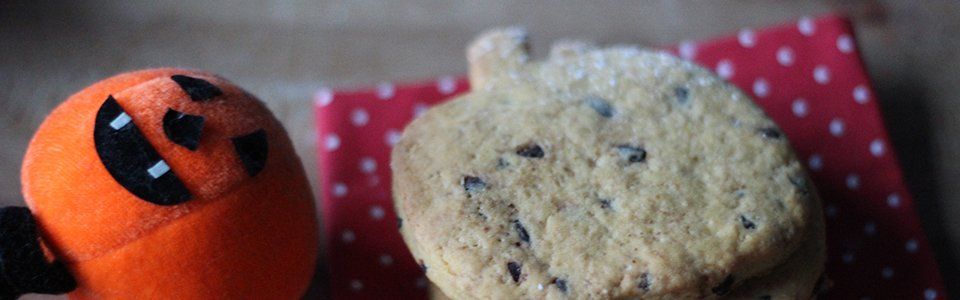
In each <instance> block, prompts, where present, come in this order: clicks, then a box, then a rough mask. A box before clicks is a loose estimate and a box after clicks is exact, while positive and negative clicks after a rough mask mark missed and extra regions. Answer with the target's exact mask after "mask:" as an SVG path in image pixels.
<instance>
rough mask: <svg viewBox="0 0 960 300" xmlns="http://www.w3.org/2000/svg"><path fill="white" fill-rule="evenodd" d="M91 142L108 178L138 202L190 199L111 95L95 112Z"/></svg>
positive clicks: (172, 201)
mask: <svg viewBox="0 0 960 300" xmlns="http://www.w3.org/2000/svg"><path fill="white" fill-rule="evenodd" d="M93 142H94V145H95V147H96V149H97V155H99V156H100V162H102V163H103V166H104V167H105V168H106V169H107V171H108V172H109V173H110V176H112V177H113V179H114V180H116V181H117V183H120V185H122V186H123V187H124V188H125V189H127V191H130V193H133V194H134V195H136V196H137V197H139V198H140V199H143V200H146V201H148V202H150V203H153V204H157V205H174V204H179V203H183V202H184V201H187V200H190V198H191V195H190V191H188V190H187V188H186V187H185V186H184V185H183V182H181V181H180V179H179V178H177V175H176V174H174V172H173V170H172V169H170V166H168V165H167V162H166V161H165V160H163V158H162V157H160V154H158V153H157V150H155V149H154V148H153V145H151V144H150V142H148V141H147V139H146V138H145V137H144V136H143V134H142V133H140V129H138V128H137V126H136V125H135V124H134V123H133V119H132V118H131V117H130V115H128V114H127V113H126V112H124V111H123V108H122V107H120V104H119V103H117V100H116V99H114V98H113V96H110V97H107V100H106V101H104V102H103V105H101V106H100V110H99V111H97V117H96V119H95V123H94V129H93Z"/></svg>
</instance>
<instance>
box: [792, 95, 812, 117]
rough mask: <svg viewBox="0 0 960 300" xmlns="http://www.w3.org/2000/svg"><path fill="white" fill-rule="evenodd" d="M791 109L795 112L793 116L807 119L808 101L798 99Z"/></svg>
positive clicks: (794, 101)
mask: <svg viewBox="0 0 960 300" xmlns="http://www.w3.org/2000/svg"><path fill="white" fill-rule="evenodd" d="M790 108H791V109H792V110H793V115H794V116H797V117H798V118H803V117H805V116H806V115H807V110H808V109H809V107H808V106H807V100H806V99H803V98H797V99H796V100H793V105H791V107H790Z"/></svg>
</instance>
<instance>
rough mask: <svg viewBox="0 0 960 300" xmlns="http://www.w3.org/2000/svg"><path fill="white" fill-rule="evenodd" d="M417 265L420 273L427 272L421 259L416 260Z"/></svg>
mask: <svg viewBox="0 0 960 300" xmlns="http://www.w3.org/2000/svg"><path fill="white" fill-rule="evenodd" d="M417 265H420V271H423V272H426V271H427V265H426V264H424V263H423V260H422V259H420V260H417Z"/></svg>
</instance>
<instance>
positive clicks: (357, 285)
mask: <svg viewBox="0 0 960 300" xmlns="http://www.w3.org/2000/svg"><path fill="white" fill-rule="evenodd" d="M350 289H351V290H354V291H359V290H362V289H363V282H360V280H356V279H354V280H350Z"/></svg>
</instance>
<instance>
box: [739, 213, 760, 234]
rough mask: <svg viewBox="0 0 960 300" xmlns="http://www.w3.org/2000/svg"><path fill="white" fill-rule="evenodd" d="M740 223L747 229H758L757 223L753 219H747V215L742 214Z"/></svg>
mask: <svg viewBox="0 0 960 300" xmlns="http://www.w3.org/2000/svg"><path fill="white" fill-rule="evenodd" d="M740 224H743V228H746V229H747V230H754V229H757V224H754V223H753V221H751V220H750V219H747V217H746V216H744V215H740Z"/></svg>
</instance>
